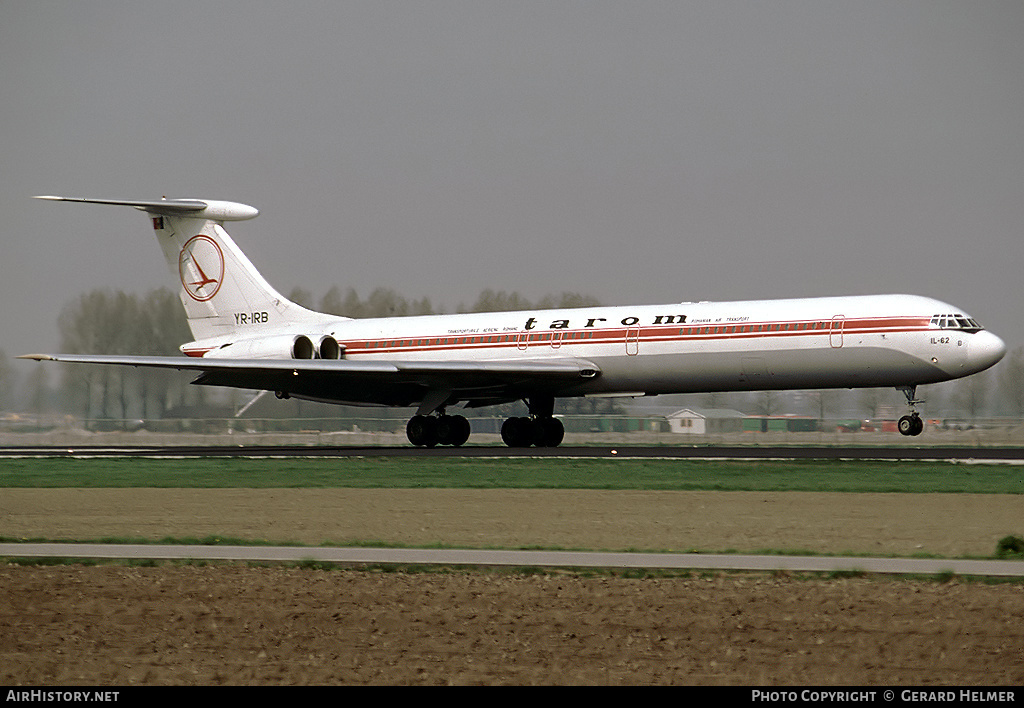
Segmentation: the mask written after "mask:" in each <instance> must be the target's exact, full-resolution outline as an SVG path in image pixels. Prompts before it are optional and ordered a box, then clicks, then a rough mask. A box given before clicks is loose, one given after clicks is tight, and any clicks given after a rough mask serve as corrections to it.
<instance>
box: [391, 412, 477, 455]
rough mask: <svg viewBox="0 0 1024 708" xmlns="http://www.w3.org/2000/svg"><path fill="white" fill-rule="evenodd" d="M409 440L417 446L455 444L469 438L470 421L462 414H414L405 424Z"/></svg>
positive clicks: (457, 444)
mask: <svg viewBox="0 0 1024 708" xmlns="http://www.w3.org/2000/svg"><path fill="white" fill-rule="evenodd" d="M405 434H406V435H407V436H409V442H411V443H412V444H413V445H415V446H417V447H434V446H435V445H454V446H455V447H459V446H460V445H464V444H465V443H466V441H467V440H469V421H468V420H466V419H465V418H464V417H462V416H461V415H446V414H445V413H443V412H442V413H441V414H440V415H437V416H434V415H414V416H413V417H412V419H410V420H409V423H408V425H406V426H405Z"/></svg>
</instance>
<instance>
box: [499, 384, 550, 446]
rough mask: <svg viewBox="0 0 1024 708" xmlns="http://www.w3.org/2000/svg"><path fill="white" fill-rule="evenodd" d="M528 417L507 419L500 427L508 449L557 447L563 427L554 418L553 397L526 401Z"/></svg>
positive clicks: (541, 397)
mask: <svg viewBox="0 0 1024 708" xmlns="http://www.w3.org/2000/svg"><path fill="white" fill-rule="evenodd" d="M526 406H527V408H529V409H530V415H529V417H520V418H509V419H508V420H506V421H505V423H504V424H503V425H502V426H501V439H502V441H503V442H504V443H505V444H506V445H508V446H509V447H530V446H531V445H536V446H537V447H558V446H559V445H560V444H561V443H562V438H564V437H565V426H563V425H562V421H560V420H558V419H557V418H555V417H554V413H555V399H554V397H553V396H534V397H533V398H530V399H529V400H527V401H526Z"/></svg>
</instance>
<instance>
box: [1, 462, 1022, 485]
mask: <svg viewBox="0 0 1024 708" xmlns="http://www.w3.org/2000/svg"><path fill="white" fill-rule="evenodd" d="M2 487H51V488H59V487H108V488H109V487H158V488H175V487H178V488H180V487H192V488H299V487H307V488H339V487H360V488H391V489H417V488H463V489H469V488H472V489H621V490H628V489H632V490H714V491H807V492H881V493H916V494H922V493H937V492H942V493H972V494H1022V493H1024V466H1019V465H999V464H994V465H981V464H977V465H967V464H954V463H948V462H932V461H901V462H877V461H864V460H849V461H821V460H797V461H776V460H770V461H767V460H766V461H756V460H755V461H705V460H659V459H651V460H637V459H615V460H613V459H544V458H532V459H530V458H512V459H479V458H415V457H395V458H387V457H373V458H283V459H243V458H198V459H152V458H141V459H140V458H131V459H129V458H98V459H91V458H88V459H85V458H83V459H72V458H53V459H50V458H39V459H34V458H33V459H29V458H22V459H8V460H0V488H2Z"/></svg>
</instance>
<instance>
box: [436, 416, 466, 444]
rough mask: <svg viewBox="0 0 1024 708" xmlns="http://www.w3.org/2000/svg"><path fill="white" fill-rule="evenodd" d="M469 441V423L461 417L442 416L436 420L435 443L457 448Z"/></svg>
mask: <svg viewBox="0 0 1024 708" xmlns="http://www.w3.org/2000/svg"><path fill="white" fill-rule="evenodd" d="M467 440H469V421H468V420H466V419H465V418H464V417H462V416H461V415H443V416H441V417H440V418H438V419H437V442H438V443H439V444H441V445H453V446H455V447H459V446H460V445H464V444H465V443H466V441H467Z"/></svg>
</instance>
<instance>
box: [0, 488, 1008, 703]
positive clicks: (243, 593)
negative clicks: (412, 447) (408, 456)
mask: <svg viewBox="0 0 1024 708" xmlns="http://www.w3.org/2000/svg"><path fill="white" fill-rule="evenodd" d="M1022 520H1024V500H1022V499H1021V498H1020V497H1018V496H1010V495H959V494H958V495H941V494H927V495H909V494H811V493H755V492H605V491H593V490H582V491H572V490H543V491H540V490H437V489H425V490H358V489H356V490H343V489H329V490H325V489H288V490H285V489H272V490H242V489H218V490H189V489H160V490H157V489H88V490H68V489H4V490H0V534H2V535H5V536H9V537H10V536H16V537H45V538H49V539H98V538H102V537H105V536H120V537H125V538H127V537H133V538H149V539H154V540H155V539H159V538H162V537H164V536H176V537H203V536H207V535H224V536H228V537H234V538H244V539H253V540H257V539H265V540H269V541H275V542H282V541H299V542H304V543H321V542H324V541H327V542H335V543H343V542H346V541H352V540H374V539H376V540H380V541H383V542H391V543H402V544H409V545H422V544H433V543H443V544H449V545H455V546H466V547H483V546H503V547H517V546H528V545H543V546H559V547H566V548H600V549H625V548H636V549H662V550H691V549H698V550H705V551H720V550H726V549H734V550H738V551H755V552H756V551H758V550H761V549H777V550H800V549H803V550H808V551H814V552H820V553H832V552H838V553H858V554H878V555H887V554H893V555H911V554H913V553H916V552H924V553H929V554H935V555H972V554H973V555H991V554H992V553H993V552H994V550H995V544H996V541H997V540H998V539H999V538H1001V537H1002V536H1004V535H1007V534H1010V533H1015V534H1018V535H1020V533H1021V528H1020V525H1021V523H1024V521H1022ZM1021 616H1024V587H1022V586H1021V585H1020V584H1015V583H1005V584H983V583H980V582H972V581H967V580H964V579H951V580H947V581H945V582H940V581H938V580H934V579H924V580H922V579H888V578H864V577H857V578H850V577H844V578H817V577H806V576H793V575H771V574H721V573H718V574H709V575H693V576H690V577H644V578H629V577H621V576H617V575H611V574H590V575H580V574H570V573H545V574H530V573H526V572H521V573H513V572H500V573H499V572H493V571H483V570H481V571H475V572H471V571H458V572H431V573H416V572H410V571H408V570H406V571H403V572H375V571H372V570H359V569H347V570H322V569H315V568H293V567H248V566H243V565H233V564H215V565H206V566H178V565H174V564H163V565H159V566H155V567H128V566H123V565H114V564H110V565H100V566H84V565H63V566H52V567H46V566H19V565H14V564H6V565H3V566H0V683H3V684H7V685H19V684H32V685H71V684H78V685H87V684H100V685H136V684H201V685H207V684H234V685H237V684H690V685H695V684H743V685H798V684H804V685H881V684H888V685H1006V686H1019V685H1022V684H1024V633H1021V632H1020V629H1019V625H1020V619H1019V618H1020V617H1021Z"/></svg>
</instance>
